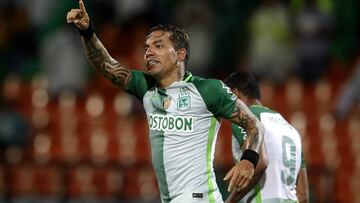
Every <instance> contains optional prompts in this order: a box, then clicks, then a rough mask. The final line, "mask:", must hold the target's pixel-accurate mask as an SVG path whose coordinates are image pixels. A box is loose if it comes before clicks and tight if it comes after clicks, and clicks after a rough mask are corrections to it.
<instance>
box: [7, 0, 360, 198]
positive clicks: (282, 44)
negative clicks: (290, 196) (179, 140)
mask: <svg viewBox="0 0 360 203" xmlns="http://www.w3.org/2000/svg"><path fill="white" fill-rule="evenodd" d="M85 5H86V7H87V10H88V12H89V14H90V16H91V19H92V22H93V24H94V25H95V28H96V33H97V35H98V37H99V38H100V39H101V41H102V42H103V44H104V45H105V47H106V48H107V49H108V51H109V52H110V54H111V55H112V56H113V57H114V58H115V59H117V60H120V61H122V62H123V64H126V65H127V66H128V67H131V68H135V69H139V70H142V69H143V68H142V67H143V54H144V50H143V43H144V41H145V35H146V33H147V30H148V29H149V28H150V27H151V26H152V25H156V24H158V23H174V24H177V25H179V26H181V27H183V28H184V29H185V30H186V31H187V32H188V33H189V35H190V42H191V57H190V65H189V67H188V70H189V71H191V72H192V73H193V74H196V75H199V76H203V77H212V78H217V79H224V77H225V76H226V75H227V74H229V73H231V72H233V71H235V70H246V71H249V72H251V73H253V74H254V75H256V77H257V78H258V79H259V81H260V83H261V92H262V96H263V98H262V100H263V103H264V104H265V105H267V106H269V107H270V108H272V109H274V110H276V111H278V112H280V113H281V114H283V115H284V117H286V118H287V119H288V120H289V121H290V122H291V123H292V124H293V125H294V126H295V127H296V128H297V129H298V130H299V131H300V133H301V135H302V140H303V150H304V154H305V159H306V163H307V168H308V174H309V178H310V190H311V202H326V203H342V202H344V203H345V202H346V203H349V202H360V193H359V188H360V170H359V169H360V156H357V155H358V153H359V152H360V111H359V110H360V109H359V107H360V106H359V101H360V100H359V99H360V60H359V59H360V58H359V56H360V52H359V51H360V49H359V48H360V46H359V45H360V33H359V28H360V26H359V23H358V22H360V13H359V12H358V11H359V10H360V1H357V0H287V1H285V0H251V1H250V0H210V1H204V0H195V1H194V0H182V1H179V0H173V1H166V0H106V1H105V0H85ZM77 7H78V2H77V1H76V0H61V1H60V0H46V1H45V0H0V87H1V92H0V93H1V94H0V202H14V203H28V202H29V203H38V202H39V203H50V202H54V203H57V202H71V203H82V202H87V203H88V202H90V203H98V202H109V203H110V202H111V203H112V202H125V203H134V202H140V203H149V202H154V203H155V202H160V200H159V192H158V188H157V183H156V179H155V176H154V173H153V169H152V166H151V160H150V151H149V139H148V130H147V123H146V117H145V114H144V111H143V109H142V105H141V103H140V102H139V101H137V100H136V99H134V98H133V97H132V96H129V95H127V94H125V93H124V92H122V91H120V90H119V89H118V88H117V87H115V86H114V85H112V84H111V83H110V82H109V81H106V79H104V78H103V77H102V76H101V75H99V74H96V73H95V71H94V70H93V68H91V66H90V64H89V63H88V62H87V61H86V58H85V55H84V53H83V51H82V48H81V43H80V37H79V35H78V33H77V31H76V29H75V28H74V26H73V25H68V24H66V13H67V11H68V10H70V9H71V8H77ZM230 133H231V129H230V124H229V123H228V122H226V121H223V124H222V127H221V130H220V133H219V136H218V141H217V145H216V154H215V170H216V174H217V175H218V176H219V177H220V178H219V186H220V188H221V189H222V190H224V189H225V188H226V183H224V182H222V181H221V179H222V177H224V175H225V174H226V172H227V171H228V170H229V169H230V168H231V167H232V165H233V160H232V156H231V150H230V146H231V145H230V143H231V136H230Z"/></svg>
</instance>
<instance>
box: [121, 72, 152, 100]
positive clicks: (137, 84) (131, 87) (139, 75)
mask: <svg viewBox="0 0 360 203" xmlns="http://www.w3.org/2000/svg"><path fill="white" fill-rule="evenodd" d="M155 83H156V80H155V79H154V78H152V77H151V76H150V75H148V74H146V73H144V72H142V71H137V70H131V78H130V81H129V84H128V86H127V88H126V89H125V91H126V92H127V93H129V94H131V95H134V96H135V97H136V98H138V99H139V100H140V101H142V98H143V97H144V95H145V93H146V92H147V91H148V90H149V89H151V88H152V87H154V85H155Z"/></svg>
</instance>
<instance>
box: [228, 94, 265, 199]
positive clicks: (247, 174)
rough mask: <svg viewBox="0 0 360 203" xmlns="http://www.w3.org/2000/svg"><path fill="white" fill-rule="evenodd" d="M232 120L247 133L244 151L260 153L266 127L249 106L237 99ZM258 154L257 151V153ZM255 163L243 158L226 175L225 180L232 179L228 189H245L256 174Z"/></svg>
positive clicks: (232, 190) (230, 190) (243, 146)
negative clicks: (264, 127)
mask: <svg viewBox="0 0 360 203" xmlns="http://www.w3.org/2000/svg"><path fill="white" fill-rule="evenodd" d="M230 121H232V122H233V123H235V124H237V125H239V126H241V127H242V128H243V129H244V130H245V131H246V134H247V138H246V140H245V142H244V143H243V145H242V149H243V151H245V150H251V151H254V152H257V153H259V149H260V146H261V144H262V141H263V137H264V129H263V126H262V124H261V123H260V121H259V119H257V118H256V117H255V115H254V114H252V113H251V112H250V110H249V109H248V107H247V106H246V105H245V104H244V103H243V102H242V101H241V100H240V99H236V104H235V108H234V111H233V113H232V115H231V117H230ZM255 154H256V153H255ZM254 168H255V166H254V164H253V163H252V162H250V161H249V160H247V159H242V160H241V161H240V162H239V163H238V164H236V165H235V166H234V167H233V168H232V169H231V170H230V171H229V172H228V173H227V174H226V176H225V178H224V180H228V179H230V178H231V179H230V183H229V187H228V191H229V192H234V189H236V190H237V191H238V192H240V191H242V190H244V189H246V188H247V186H248V185H249V183H250V181H251V179H252V177H253V176H254V172H255V171H254Z"/></svg>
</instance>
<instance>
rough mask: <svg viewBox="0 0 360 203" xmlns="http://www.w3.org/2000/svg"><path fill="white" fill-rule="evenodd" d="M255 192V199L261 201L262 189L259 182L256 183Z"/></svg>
mask: <svg viewBox="0 0 360 203" xmlns="http://www.w3.org/2000/svg"><path fill="white" fill-rule="evenodd" d="M255 194H256V197H255V201H256V203H261V202H262V201H261V190H260V185H259V184H256V187H255Z"/></svg>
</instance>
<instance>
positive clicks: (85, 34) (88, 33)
mask: <svg viewBox="0 0 360 203" xmlns="http://www.w3.org/2000/svg"><path fill="white" fill-rule="evenodd" d="M75 27H76V29H77V30H78V31H79V34H80V35H81V36H83V37H85V38H89V37H91V36H92V35H93V34H94V27H93V25H92V23H91V21H90V22H89V27H88V28H87V29H86V30H81V29H80V28H78V27H77V26H75Z"/></svg>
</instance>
